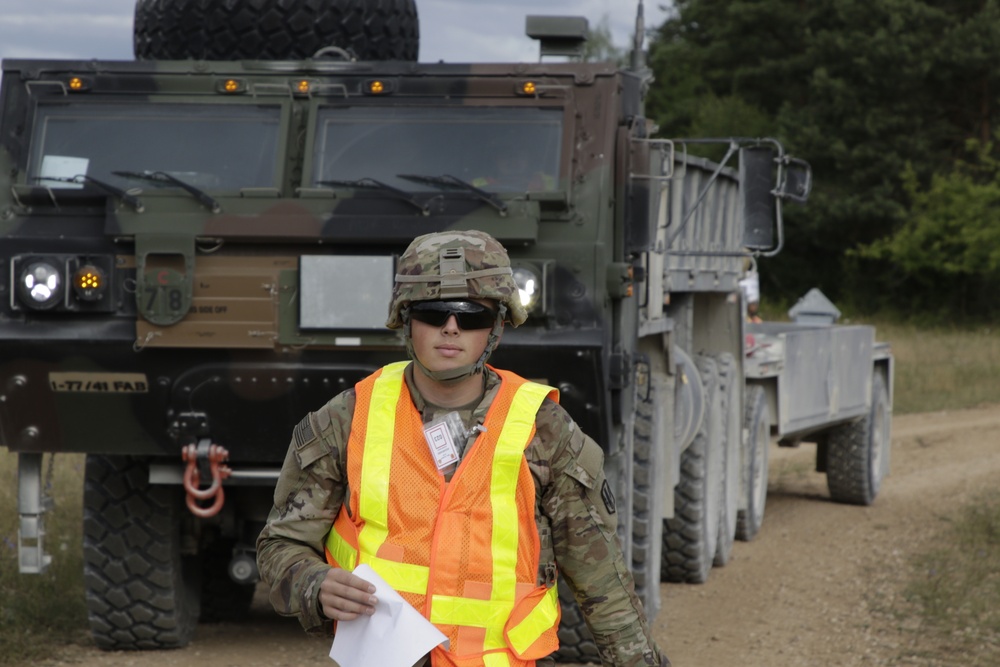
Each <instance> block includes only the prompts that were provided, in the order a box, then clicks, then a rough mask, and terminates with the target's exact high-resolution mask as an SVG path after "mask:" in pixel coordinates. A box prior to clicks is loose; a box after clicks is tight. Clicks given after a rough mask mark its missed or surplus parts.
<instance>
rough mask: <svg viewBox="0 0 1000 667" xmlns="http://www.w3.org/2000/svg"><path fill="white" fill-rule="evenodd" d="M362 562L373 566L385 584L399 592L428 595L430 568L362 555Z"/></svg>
mask: <svg viewBox="0 0 1000 667" xmlns="http://www.w3.org/2000/svg"><path fill="white" fill-rule="evenodd" d="M361 562H362V563H366V564H368V565H371V566H372V569H373V570H375V571H376V572H378V575H379V576H380V577H382V579H384V580H385V583H387V584H389V585H390V586H392V587H393V589H395V590H397V591H402V592H404V593H416V594H417V595H424V594H425V593H427V582H428V581H429V580H430V568H428V567H425V566H423V565H413V564H412V563H400V562H398V561H394V560H386V559H385V558H379V557H378V556H368V555H362V556H361Z"/></svg>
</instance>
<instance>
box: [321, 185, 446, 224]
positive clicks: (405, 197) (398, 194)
mask: <svg viewBox="0 0 1000 667" xmlns="http://www.w3.org/2000/svg"><path fill="white" fill-rule="evenodd" d="M316 185H330V186H333V187H337V188H363V189H366V190H378V191H380V192H387V193H389V194H391V195H393V196H394V197H395V198H396V199H399V200H400V201H405V202H406V203H407V204H410V205H411V206H415V207H416V208H418V209H420V212H421V213H423V214H424V215H430V214H431V209H430V207H429V206H428V205H427V204H421V203H420V202H418V201H417V200H416V199H415V198H414V197H413V195H411V194H410V193H409V192H406V191H404V190H400V189H399V188H394V187H392V186H391V185H389V184H388V183H383V182H382V181H378V180H375V179H374V178H367V177H365V178H359V179H358V180H356V181H316Z"/></svg>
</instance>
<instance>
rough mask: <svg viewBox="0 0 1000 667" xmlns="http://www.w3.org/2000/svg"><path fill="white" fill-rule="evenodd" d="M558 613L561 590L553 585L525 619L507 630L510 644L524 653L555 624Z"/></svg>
mask: <svg viewBox="0 0 1000 667" xmlns="http://www.w3.org/2000/svg"><path fill="white" fill-rule="evenodd" d="M558 614H559V591H558V590H556V587H555V585H553V586H552V587H551V588H549V590H548V591H547V592H546V593H545V597H544V598H542V599H541V600H540V601H539V602H538V604H537V605H535V608H534V609H532V610H531V611H530V612H529V613H528V615H527V616H525V617H524V620H523V621H521V622H520V623H518V624H517V625H516V626H514V627H513V628H511V629H510V631H509V632H507V638H508V639H510V645H511V646H512V647H513V648H514V650H515V651H517V652H518V653H524V652H525V651H526V650H528V647H529V646H531V645H532V644H534V643H535V642H536V641H538V638H539V637H541V636H542V634H543V633H544V632H545V631H546V630H548V629H550V628H551V627H553V626H554V625H555V623H556V617H557V616H558Z"/></svg>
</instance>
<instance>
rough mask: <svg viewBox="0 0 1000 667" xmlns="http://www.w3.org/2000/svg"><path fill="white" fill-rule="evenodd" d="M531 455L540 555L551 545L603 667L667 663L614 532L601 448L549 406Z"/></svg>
mask: <svg viewBox="0 0 1000 667" xmlns="http://www.w3.org/2000/svg"><path fill="white" fill-rule="evenodd" d="M526 454H527V455H528V460H529V465H530V466H531V468H532V470H533V472H534V473H535V476H536V479H537V482H538V485H539V489H538V491H539V496H540V497H539V505H538V512H539V514H540V516H539V517H538V520H539V529H540V533H541V535H542V542H543V550H544V549H545V546H544V545H545V543H546V542H548V541H550V543H551V549H552V554H553V555H554V558H555V561H556V564H557V566H558V568H559V572H560V573H561V574H562V575H563V579H564V580H565V581H566V582H567V583H568V584H569V585H570V587H571V588H572V589H573V593H574V595H575V597H576V601H577V603H578V604H579V605H580V609H581V611H582V612H583V615H584V618H585V620H586V623H587V626H588V627H589V628H590V631H591V633H592V634H593V635H594V640H595V641H596V643H597V646H598V650H599V651H600V655H601V659H602V661H603V662H604V664H605V665H615V666H616V667H633V666H637V665H661V664H664V665H666V664H669V661H668V660H667V659H666V658H665V656H663V655H662V654H661V651H660V649H659V648H658V647H657V646H656V643H655V642H654V641H653V638H652V634H651V633H650V629H649V624H648V623H647V621H646V616H645V613H644V612H643V609H642V604H641V602H640V601H639V598H638V597H637V596H636V593H635V586H634V582H633V580H632V573H631V571H630V570H629V568H628V566H627V565H626V563H625V559H624V556H623V554H622V550H621V545H620V543H619V541H618V536H617V534H616V532H615V531H616V530H617V509H616V507H615V504H614V503H615V501H614V497H613V494H612V492H611V488H610V486H609V485H608V484H607V482H606V481H605V478H604V453H603V451H602V450H601V448H600V446H599V445H598V444H597V443H596V442H594V441H593V440H592V439H591V438H589V437H588V436H587V435H585V434H584V433H583V432H582V431H581V430H580V429H579V427H578V426H577V425H576V424H575V423H574V422H573V421H572V419H571V418H570V417H569V415H568V414H567V413H566V411H565V410H564V409H563V408H561V407H559V406H558V405H556V404H555V403H553V402H551V401H546V402H545V403H544V404H543V406H542V408H541V410H540V411H539V413H538V417H537V419H536V436H535V440H534V442H533V443H532V445H531V446H530V447H529V448H528V451H527V452H526ZM549 531H551V540H548V539H547V536H546V535H545V533H546V532H549ZM544 558H545V554H544V553H543V559H544Z"/></svg>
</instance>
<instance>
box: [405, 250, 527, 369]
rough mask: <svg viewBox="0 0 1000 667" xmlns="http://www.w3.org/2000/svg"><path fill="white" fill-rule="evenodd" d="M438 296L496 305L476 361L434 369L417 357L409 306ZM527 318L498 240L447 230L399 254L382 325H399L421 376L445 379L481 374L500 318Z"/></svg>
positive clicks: (493, 346) (515, 321) (517, 321)
mask: <svg viewBox="0 0 1000 667" xmlns="http://www.w3.org/2000/svg"><path fill="white" fill-rule="evenodd" d="M439 299H493V300H494V301H496V302H497V303H498V304H499V311H498V312H497V319H496V322H495V323H494V325H493V329H492V331H491V332H490V337H489V341H488V342H487V345H486V349H485V350H484V351H483V354H482V356H481V357H480V358H479V360H478V361H477V362H476V363H475V364H471V365H469V366H464V367H461V368H456V369H452V370H450V371H444V372H435V371H431V370H429V369H428V368H426V367H425V366H424V365H423V364H421V363H420V360H419V359H417V358H416V355H415V354H414V351H413V343H412V340H411V338H410V318H409V305H410V304H411V303H413V302H415V301H436V300H439ZM527 317H528V315H527V312H525V310H524V305H523V304H522V303H521V299H520V297H519V295H518V291H517V285H516V284H515V283H514V278H513V275H512V272H511V268H510V258H509V257H508V256H507V250H506V249H505V248H504V247H503V246H502V245H501V244H500V242H499V241H497V240H496V239H495V238H493V237H492V236H490V235H489V234H487V233H485V232H481V231H478V230H467V231H455V230H449V231H444V232H435V233H432V234H424V235H423V236H418V237H417V238H415V239H413V242H412V243H410V245H409V247H408V248H407V249H406V251H405V252H404V253H403V254H402V256H401V257H400V258H399V262H398V263H397V265H396V280H395V283H394V284H393V288H392V301H391V302H390V304H389V317H388V320H387V321H386V326H387V327H389V328H390V329H399V328H402V329H403V334H404V337H405V340H406V351H407V353H408V354H409V355H410V358H411V359H413V361H414V363H415V364H416V365H417V367H418V368H420V370H421V371H423V372H424V374H426V375H427V376H428V377H430V378H432V379H434V380H437V381H440V382H447V381H451V380H459V379H462V378H464V377H468V376H469V375H473V374H475V373H479V372H481V371H482V369H483V366H484V365H485V364H486V360H487V359H488V358H489V356H490V355H491V354H492V353H493V350H494V349H496V346H497V343H499V341H500V334H501V333H502V331H503V323H504V321H505V320H506V321H508V322H510V323H511V324H512V325H513V326H515V327H516V326H518V325H519V324H521V323H523V322H524V321H525V320H526V319H527Z"/></svg>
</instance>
